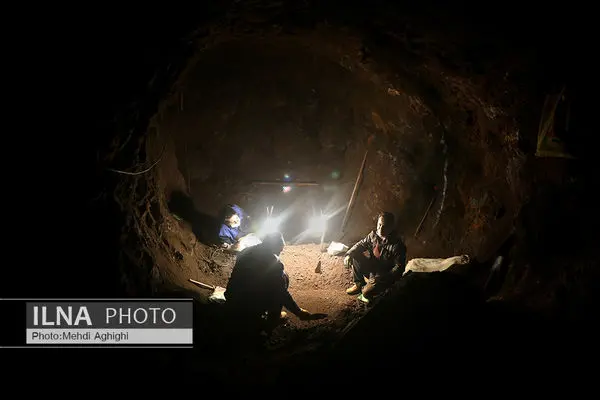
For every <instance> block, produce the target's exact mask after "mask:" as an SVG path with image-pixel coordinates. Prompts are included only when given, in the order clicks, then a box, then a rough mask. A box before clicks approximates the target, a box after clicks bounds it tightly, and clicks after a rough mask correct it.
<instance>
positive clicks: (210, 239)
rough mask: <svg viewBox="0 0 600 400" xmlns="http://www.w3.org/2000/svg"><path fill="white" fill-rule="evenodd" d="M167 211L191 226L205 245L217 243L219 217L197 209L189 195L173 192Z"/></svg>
mask: <svg viewBox="0 0 600 400" xmlns="http://www.w3.org/2000/svg"><path fill="white" fill-rule="evenodd" d="M169 211H171V212H172V213H173V214H175V215H176V216H178V217H180V218H181V219H183V220H185V221H187V222H188V223H189V224H190V225H191V226H192V232H194V235H195V236H196V238H197V239H198V241H200V242H202V243H204V244H206V245H218V243H219V227H220V220H219V218H218V217H216V216H213V215H209V214H205V213H203V212H200V211H198V210H197V209H196V207H195V206H194V201H193V200H192V198H191V197H189V196H187V195H186V194H185V193H182V192H173V193H172V194H171V198H170V199H169Z"/></svg>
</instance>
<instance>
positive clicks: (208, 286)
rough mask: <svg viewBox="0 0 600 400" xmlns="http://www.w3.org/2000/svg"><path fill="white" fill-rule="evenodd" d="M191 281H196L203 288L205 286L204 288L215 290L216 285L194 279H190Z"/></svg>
mask: <svg viewBox="0 0 600 400" xmlns="http://www.w3.org/2000/svg"><path fill="white" fill-rule="evenodd" d="M189 281H190V282H192V283H194V284H196V285H198V286H200V287H202V288H204V289H210V290H215V287H214V286H212V285H207V284H206V283H202V282H199V281H195V280H193V279H189Z"/></svg>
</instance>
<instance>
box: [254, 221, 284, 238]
mask: <svg viewBox="0 0 600 400" xmlns="http://www.w3.org/2000/svg"><path fill="white" fill-rule="evenodd" d="M280 224H281V218H274V217H267V219H265V220H264V222H263V224H262V226H261V228H260V230H259V232H260V235H261V236H262V235H266V234H269V233H273V232H277V231H279V225H280Z"/></svg>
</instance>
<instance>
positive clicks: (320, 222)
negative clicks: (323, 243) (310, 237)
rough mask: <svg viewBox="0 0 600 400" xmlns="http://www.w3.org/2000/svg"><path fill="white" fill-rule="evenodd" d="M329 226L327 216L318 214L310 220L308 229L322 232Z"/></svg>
mask: <svg viewBox="0 0 600 400" xmlns="http://www.w3.org/2000/svg"><path fill="white" fill-rule="evenodd" d="M326 228H327V216H326V215H317V216H314V217H311V218H310V219H309V220H308V230H309V231H310V232H313V233H322V232H324V231H325V229H326Z"/></svg>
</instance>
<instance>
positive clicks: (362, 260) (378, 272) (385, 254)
mask: <svg viewBox="0 0 600 400" xmlns="http://www.w3.org/2000/svg"><path fill="white" fill-rule="evenodd" d="M344 265H345V266H346V267H347V268H352V276H353V280H354V285H353V286H352V287H350V288H348V289H347V290H346V293H348V294H349V295H355V294H360V293H361V292H362V295H363V296H364V298H365V299H366V300H371V299H372V298H373V296H374V295H376V294H378V293H381V291H382V290H384V289H385V288H387V287H388V286H389V285H391V284H392V283H393V282H394V280H395V279H396V278H397V277H399V276H402V273H403V272H404V268H405V267H406V246H405V244H404V242H403V241H402V239H401V238H400V237H399V236H398V234H397V232H396V229H395V218H394V215H393V214H392V213H389V212H381V213H380V214H379V215H378V216H377V227H376V229H375V230H374V231H371V232H370V233H369V234H368V235H367V236H366V237H365V238H363V239H362V240H360V241H358V242H357V243H356V244H355V245H354V246H352V247H351V248H350V249H349V250H348V251H347V252H346V256H345V258H344Z"/></svg>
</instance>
